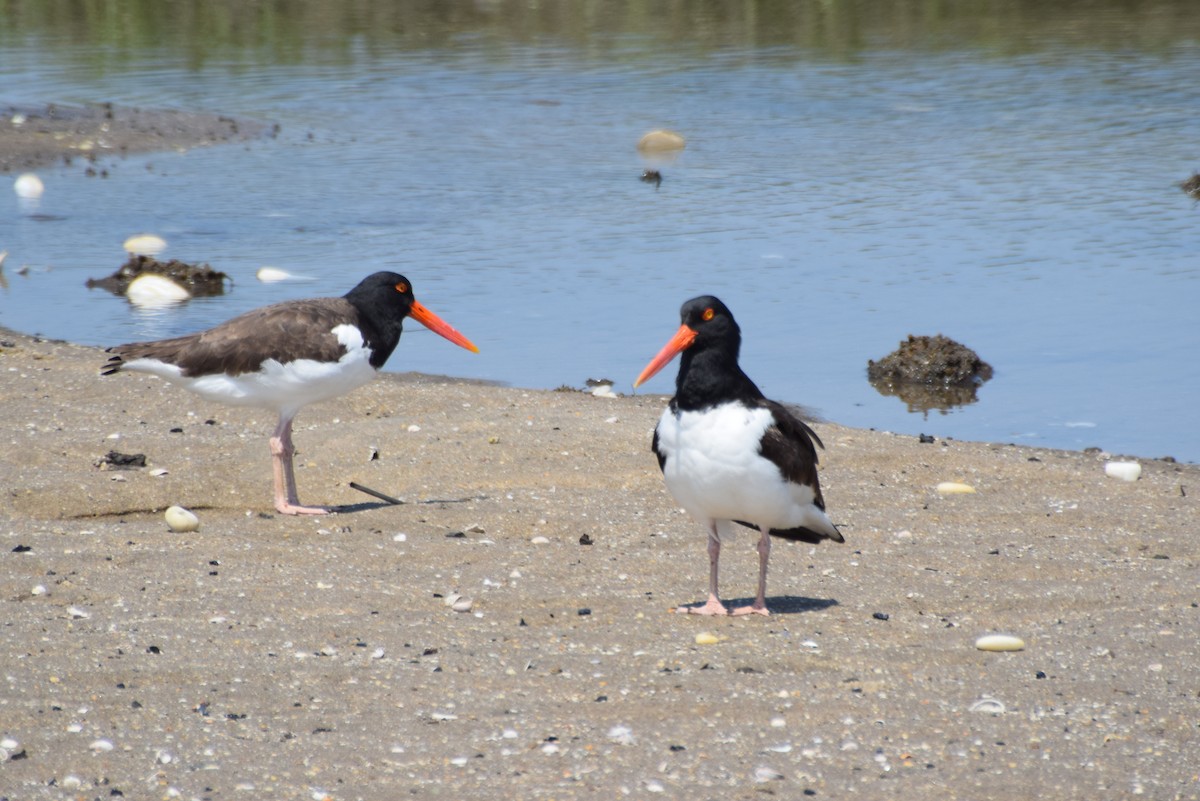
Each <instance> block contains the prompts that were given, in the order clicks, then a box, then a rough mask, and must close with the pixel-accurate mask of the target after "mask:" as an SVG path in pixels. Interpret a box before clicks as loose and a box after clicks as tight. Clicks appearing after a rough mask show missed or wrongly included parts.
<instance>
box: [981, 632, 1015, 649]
mask: <svg viewBox="0 0 1200 801" xmlns="http://www.w3.org/2000/svg"><path fill="white" fill-rule="evenodd" d="M975 647H976V648H978V649H979V650H980V651H1023V650H1025V641H1024V640H1022V639H1021V638H1020V637H1014V636H1012V635H1011V634H985V635H984V636H982V637H980V638H979V639H978V640H976V641H975Z"/></svg>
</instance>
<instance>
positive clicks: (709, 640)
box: [696, 631, 722, 645]
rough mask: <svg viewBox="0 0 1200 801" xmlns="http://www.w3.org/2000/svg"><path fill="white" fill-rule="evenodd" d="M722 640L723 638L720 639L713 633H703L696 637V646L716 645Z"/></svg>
mask: <svg viewBox="0 0 1200 801" xmlns="http://www.w3.org/2000/svg"><path fill="white" fill-rule="evenodd" d="M721 640H722V638H721V637H718V636H717V635H715V634H713V633H712V632H711V631H702V632H700V633H699V634H697V635H696V645H716V644H717V643H719V642H721Z"/></svg>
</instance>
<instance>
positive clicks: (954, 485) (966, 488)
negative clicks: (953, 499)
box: [937, 481, 975, 495]
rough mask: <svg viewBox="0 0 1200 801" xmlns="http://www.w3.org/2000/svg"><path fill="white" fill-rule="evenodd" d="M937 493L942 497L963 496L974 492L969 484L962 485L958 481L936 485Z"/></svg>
mask: <svg viewBox="0 0 1200 801" xmlns="http://www.w3.org/2000/svg"><path fill="white" fill-rule="evenodd" d="M937 491H938V492H940V493H942V494H943V495H963V494H966V493H970V492H974V491H975V488H974V487H972V486H971V485H970V484H962V483H960V482H958V481H943V482H942V483H941V484H938V485H937Z"/></svg>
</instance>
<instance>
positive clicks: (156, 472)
mask: <svg viewBox="0 0 1200 801" xmlns="http://www.w3.org/2000/svg"><path fill="white" fill-rule="evenodd" d="M150 475H152V476H154V477H155V478H160V477H162V476H165V475H167V469H166V468H165V467H156V468H154V469H153V470H151V471H150Z"/></svg>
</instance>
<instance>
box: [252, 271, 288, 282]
mask: <svg viewBox="0 0 1200 801" xmlns="http://www.w3.org/2000/svg"><path fill="white" fill-rule="evenodd" d="M254 277H255V278H257V279H258V280H259V281H262V282H263V283H264V284H273V283H275V282H277V281H288V280H291V279H292V278H295V277H296V276H294V275H292V274H291V273H289V272H288V271H287V270H281V269H279V268H278V267H260V268H259V270H258V272H256V273H255V274H254Z"/></svg>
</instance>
